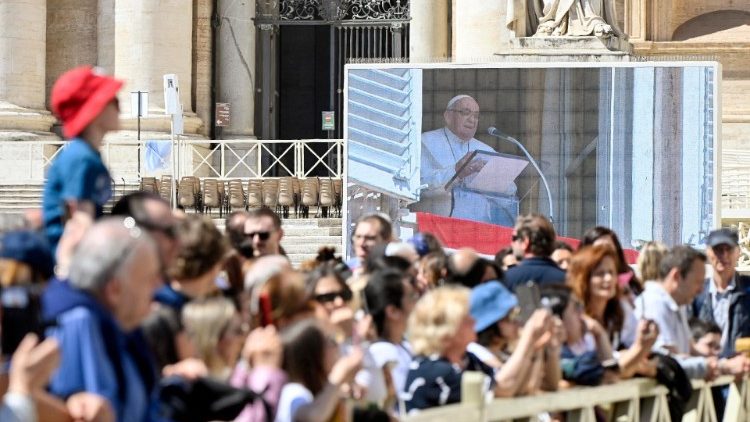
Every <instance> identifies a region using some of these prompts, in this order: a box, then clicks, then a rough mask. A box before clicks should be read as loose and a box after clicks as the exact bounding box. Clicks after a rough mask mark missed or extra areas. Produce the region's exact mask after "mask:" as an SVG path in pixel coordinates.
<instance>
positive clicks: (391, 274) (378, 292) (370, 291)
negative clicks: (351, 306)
mask: <svg viewBox="0 0 750 422" xmlns="http://www.w3.org/2000/svg"><path fill="white" fill-rule="evenodd" d="M364 295H365V305H366V308H365V309H366V310H367V311H368V313H369V314H370V315H372V321H373V322H374V323H375V329H376V330H377V332H378V335H380V336H382V335H383V333H384V331H385V319H386V318H385V317H386V315H385V313H386V312H385V310H386V307H387V306H388V305H392V306H395V307H396V308H399V309H401V306H402V301H403V298H404V274H403V273H400V272H398V271H394V270H383V271H376V272H374V273H372V275H370V279H369V280H368V281H367V286H365V290H364Z"/></svg>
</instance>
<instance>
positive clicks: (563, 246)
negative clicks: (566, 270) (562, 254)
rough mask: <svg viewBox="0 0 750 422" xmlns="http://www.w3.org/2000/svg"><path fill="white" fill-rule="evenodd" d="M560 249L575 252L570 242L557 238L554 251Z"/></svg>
mask: <svg viewBox="0 0 750 422" xmlns="http://www.w3.org/2000/svg"><path fill="white" fill-rule="evenodd" d="M560 249H563V250H566V251H568V252H570V253H573V252H574V251H573V247H572V246H570V245H569V244H567V243H565V242H563V241H562V240H556V241H555V249H553V250H552V252H554V251H556V250H560ZM512 251H513V250H512V249H511V252H512Z"/></svg>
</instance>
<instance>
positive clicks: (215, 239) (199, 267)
mask: <svg viewBox="0 0 750 422" xmlns="http://www.w3.org/2000/svg"><path fill="white" fill-rule="evenodd" d="M177 233H178V235H179V237H180V250H179V251H178V255H177V260H176V261H175V263H174V265H173V266H172V267H171V268H169V269H168V271H169V275H170V276H171V277H174V278H176V279H178V280H185V279H193V278H196V277H200V276H202V275H203V274H206V273H207V272H208V271H209V270H211V268H213V267H214V266H215V265H216V264H217V263H219V262H220V261H221V260H222V259H223V258H224V257H225V256H226V255H227V252H228V250H229V243H228V242H227V240H226V238H225V237H224V236H223V235H222V234H221V232H220V231H219V229H217V228H216V225H215V224H214V223H213V221H211V219H210V218H208V217H203V216H200V215H196V214H189V215H186V216H185V218H184V219H183V220H181V221H179V222H178V223H177Z"/></svg>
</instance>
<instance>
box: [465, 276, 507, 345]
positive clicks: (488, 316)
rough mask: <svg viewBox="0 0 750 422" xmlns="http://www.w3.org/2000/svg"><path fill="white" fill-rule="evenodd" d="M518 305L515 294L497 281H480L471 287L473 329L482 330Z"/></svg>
mask: <svg viewBox="0 0 750 422" xmlns="http://www.w3.org/2000/svg"><path fill="white" fill-rule="evenodd" d="M516 306H518V299H516V295H514V294H513V293H511V292H510V290H508V289H507V288H505V286H503V285H502V284H501V283H500V282H499V281H490V282H487V283H482V284H479V285H477V286H476V287H474V288H473V289H471V304H470V313H471V316H472V317H473V318H474V321H475V324H474V331H475V332H477V333H478V332H480V331H484V330H485V329H486V328H488V327H489V326H491V325H492V324H495V323H497V322H498V321H500V320H501V319H503V318H505V317H506V316H507V315H508V314H509V313H510V311H511V310H513V308H515V307H516Z"/></svg>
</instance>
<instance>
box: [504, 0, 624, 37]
mask: <svg viewBox="0 0 750 422" xmlns="http://www.w3.org/2000/svg"><path fill="white" fill-rule="evenodd" d="M507 10H508V15H507V16H508V18H507V20H506V24H507V25H508V27H509V28H510V29H512V30H514V31H515V33H516V36H517V37H529V36H535V37H561V36H574V37H575V36H592V35H593V36H597V37H608V36H616V37H619V38H623V39H624V38H626V35H625V34H624V33H623V32H622V30H621V29H620V28H619V27H618V26H617V15H616V13H615V4H614V0H508V9H507Z"/></svg>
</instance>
